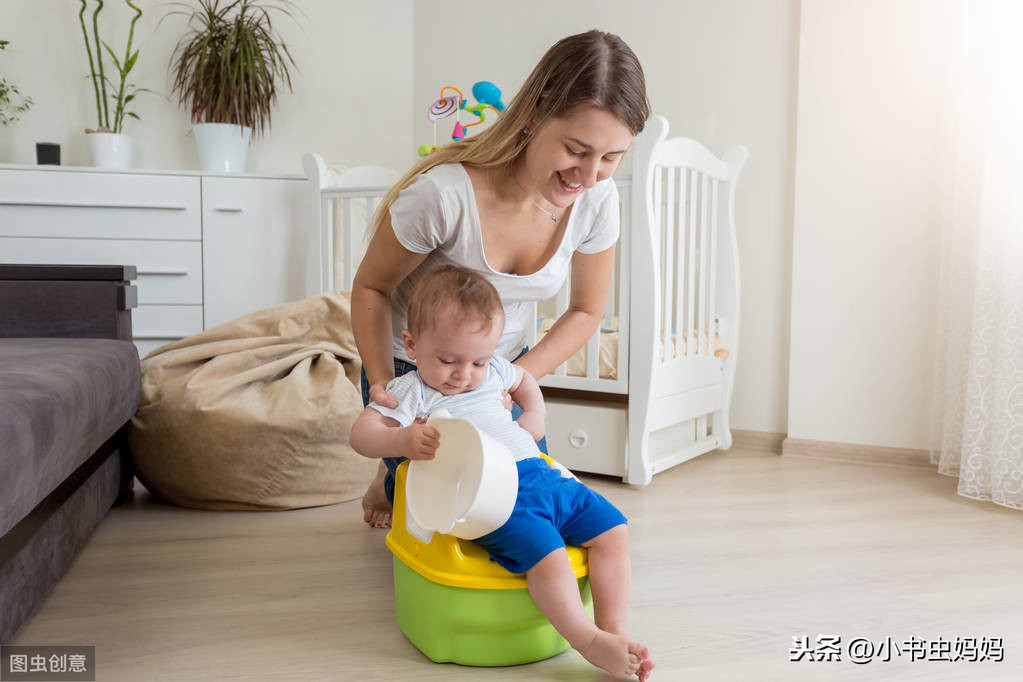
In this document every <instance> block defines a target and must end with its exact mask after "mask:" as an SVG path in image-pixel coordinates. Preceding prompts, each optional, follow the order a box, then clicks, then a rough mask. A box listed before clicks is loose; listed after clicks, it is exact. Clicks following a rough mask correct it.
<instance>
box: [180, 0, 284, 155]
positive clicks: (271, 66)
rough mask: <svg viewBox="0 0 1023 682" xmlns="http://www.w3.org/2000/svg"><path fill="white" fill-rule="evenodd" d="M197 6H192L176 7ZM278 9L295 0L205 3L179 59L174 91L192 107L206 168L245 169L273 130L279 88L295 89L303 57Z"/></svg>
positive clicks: (191, 12) (193, 13) (200, 2)
mask: <svg viewBox="0 0 1023 682" xmlns="http://www.w3.org/2000/svg"><path fill="white" fill-rule="evenodd" d="M175 4H177V5H178V6H179V7H185V8H189V7H190V6H189V5H187V4H186V3H175ZM271 12H279V13H280V14H282V15H284V16H287V17H289V18H293V14H292V11H291V3H290V1H289V0H276V1H275V2H271V1H270V0H197V7H195V8H194V9H186V10H177V11H174V12H171V14H185V15H186V16H187V17H188V31H187V32H186V33H185V35H184V36H183V37H182V38H181V40H180V41H178V44H177V46H176V47H175V48H174V53H173V54H172V56H171V73H172V75H173V78H174V88H173V92H175V93H177V95H178V102H179V103H180V104H181V105H182V106H183V107H184V108H185V109H187V110H188V112H189V114H190V116H191V119H192V123H193V128H192V130H193V132H194V133H195V139H196V144H197V146H198V149H199V168H200V169H201V170H204V171H225V172H238V173H240V172H243V171H244V170H245V156H246V152H247V151H248V145H249V140H250V138H251V136H252V135H253V132H254V133H255V135H256V136H259V135H262V134H264V133H265V132H266V131H267V130H269V128H270V115H271V111H272V109H273V106H274V105H275V104H276V103H277V94H278V90H279V89H280V88H281V87H283V86H287V88H288V90H289V91H290V90H291V71H290V70H291V69H292V68H295V60H294V59H292V56H291V52H289V50H288V46H287V44H286V43H285V42H284V40H283V39H282V38H281V35H280V33H278V31H277V29H276V28H275V27H274V25H273V21H272V17H271Z"/></svg>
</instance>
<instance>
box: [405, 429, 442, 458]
mask: <svg viewBox="0 0 1023 682" xmlns="http://www.w3.org/2000/svg"><path fill="white" fill-rule="evenodd" d="M399 442H400V447H399V449H400V450H401V451H400V452H398V453H397V455H398V456H399V457H408V458H409V459H433V457H434V455H435V454H436V452H437V448H439V447H440V431H438V430H437V429H435V428H434V427H432V426H427V425H426V420H425V419H417V420H415V421H414V422H412V423H411V424H409V425H408V426H406V427H405V428H403V429H402V430H401V438H400V439H399Z"/></svg>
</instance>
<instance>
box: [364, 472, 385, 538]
mask: <svg viewBox="0 0 1023 682" xmlns="http://www.w3.org/2000/svg"><path fill="white" fill-rule="evenodd" d="M362 519H363V521H365V522H366V523H368V524H369V525H370V527H372V528H390V527H391V503H390V502H388V501H387V493H385V492H384V480H383V478H382V477H379V476H378V477H377V478H375V479H374V480H373V482H372V483H370V484H369V488H367V489H366V494H365V495H363V496H362Z"/></svg>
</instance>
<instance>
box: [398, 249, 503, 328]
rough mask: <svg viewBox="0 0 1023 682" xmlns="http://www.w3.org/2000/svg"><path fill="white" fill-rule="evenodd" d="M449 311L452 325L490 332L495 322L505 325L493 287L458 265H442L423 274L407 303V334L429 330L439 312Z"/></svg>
mask: <svg viewBox="0 0 1023 682" xmlns="http://www.w3.org/2000/svg"><path fill="white" fill-rule="evenodd" d="M446 309H450V310H451V311H452V313H453V314H454V318H455V324H457V325H459V326H461V325H464V324H466V323H469V322H477V323H479V330H480V331H483V332H489V331H490V330H491V329H492V328H493V326H494V323H495V321H498V320H499V321H500V324H501V325H502V326H503V325H504V307H503V306H502V305H501V296H500V295H499V294H498V293H497V289H495V288H494V285H493V284H491V283H490V282H488V281H487V280H486V279H485V278H484V277H483V276H482V275H480V274H479V273H477V272H474V271H472V270H469V269H467V268H462V267H459V266H457V265H441V266H440V267H437V268H434V269H432V270H429V271H428V272H427V273H426V274H424V275H423V276H422V277H421V278H420V279H419V281H418V282H416V284H415V286H414V287H412V295H411V296H410V297H409V302H408V331H409V333H410V334H412V335H413V336H418V335H419V334H420V333H422V332H423V331H426V330H428V329H430V328H432V326H433V324H434V322H435V321H436V319H437V316H438V315H439V314H440V312H441V311H442V310H446Z"/></svg>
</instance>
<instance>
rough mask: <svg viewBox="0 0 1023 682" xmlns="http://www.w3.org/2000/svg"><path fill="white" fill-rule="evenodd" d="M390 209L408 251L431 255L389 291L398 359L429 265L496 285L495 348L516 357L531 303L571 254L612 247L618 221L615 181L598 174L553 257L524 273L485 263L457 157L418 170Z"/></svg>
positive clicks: (549, 291)
mask: <svg viewBox="0 0 1023 682" xmlns="http://www.w3.org/2000/svg"><path fill="white" fill-rule="evenodd" d="M390 213H391V225H392V226H393V228H394V236H395V237H397V239H398V242H399V243H400V244H401V245H402V246H404V247H405V248H406V249H408V250H409V251H412V252H414V253H428V254H429V255H428V256H427V257H426V260H425V261H423V262H422V263H421V264H420V265H419V266H418V267H417V268H416V269H415V270H413V271H412V272H411V273H409V275H408V277H406V278H405V279H404V280H403V281H402V282H401V283H400V284H399V285H398V286H397V287H396V288H395V290H394V291H393V292H392V293H391V325H392V329H393V330H394V342H393V345H394V356H395V357H398V358H402V359H404V360H408V359H409V358H408V356H407V355H406V354H405V348H404V346H403V345H402V342H401V332H402V330H403V329H406V328H407V324H406V310H407V308H408V300H409V295H410V293H411V291H412V287H413V286H414V285H415V283H416V282H417V281H418V280H419V278H420V277H421V276H422V275H423V273H425V272H426V271H427V270H429V269H431V268H434V267H437V266H440V265H447V264H454V265H458V266H461V267H464V268H469V269H470V270H475V271H476V272H478V273H480V274H481V275H483V276H484V277H485V278H486V279H487V280H488V281H489V282H490V283H491V284H493V285H494V287H495V288H496V289H497V293H498V294H500V296H501V301H502V303H503V304H504V314H505V325H504V333H503V334H502V335H501V340H500V342H499V343H498V345H497V351H496V354H497V355H500V356H502V357H505V358H508V359H514V358H515V357H516V356H518V354H519V353H520V352H521V351H522V349H523V348H524V347H525V344H526V340H527V331H528V329H529V325H535V324H536V320H535V319H534V317H533V307H532V303H534V302H536V301H543V300H546V299H548V298H550V297H552V296H554V294H556V293H557V292H558V290H559V289H561V285H562V283H563V282H564V281H565V277H566V276H567V275H568V272H569V268H570V266H571V261H572V254H573V253H575V252H576V251H579V252H580V253H584V254H591V253H599V252H601V251H604V250H605V249H607V248H609V247H610V246H612V245H613V244H614V243H615V242H616V241H617V240H618V230H619V223H620V216H619V209H618V188H617V187H616V186H615V183H614V180H613V179H612V178H608V179H606V180H602V181H600V182H598V183H597V184H596V185H594V186H593V187H591V188H589V189H587V190H584V191H583V192H582V194H581V195H580V196H579V198H577V199H576V200H575V203H574V204H573V205H572V210H571V211H570V212H569V217H568V225H567V226H566V227H565V232H564V236H563V237H562V239H561V244H560V246H559V247H558V250H557V251H556V252H555V253H554V255H553V256H552V257H551V259H550V260H549V261H547V263H546V264H545V265H544V266H543V267H542V268H540V269H539V270H537V271H536V272H534V273H532V274H530V275H512V274H508V273H505V272H498V271H497V270H494V269H493V268H491V267H490V265H489V264H488V263H487V259H486V256H485V255H484V252H483V234H482V230H481V227H480V216H479V211H478V210H477V206H476V195H475V194H474V193H473V189H472V182H471V180H470V179H469V175H468V173H466V172H465V168H463V167H462V164H460V163H448V164H442V165H440V166H435V167H434V168H431V169H430V170H429V171H427V172H426V173H423V174H422V175H420V176H419V177H418V178H417V179H416V181H415V182H414V183H413V184H412V185H410V186H409V187H407V188H405V189H404V190H402V192H401V193H400V194H399V195H398V197H397V199H395V201H394V203H393V204H391V209H390Z"/></svg>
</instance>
